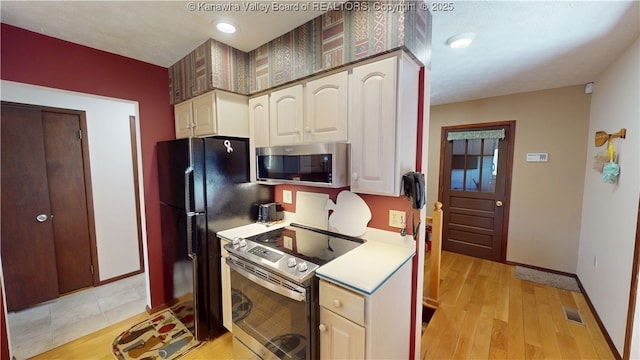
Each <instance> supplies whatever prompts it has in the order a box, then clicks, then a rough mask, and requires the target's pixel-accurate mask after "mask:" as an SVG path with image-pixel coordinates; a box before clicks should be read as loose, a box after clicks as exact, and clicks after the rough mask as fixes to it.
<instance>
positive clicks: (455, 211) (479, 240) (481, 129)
mask: <svg viewBox="0 0 640 360" xmlns="http://www.w3.org/2000/svg"><path fill="white" fill-rule="evenodd" d="M514 132H515V122H506V123H492V124H479V125H471V126H457V127H444V128H443V129H442V160H441V181H440V184H441V188H440V194H441V196H440V198H441V199H442V203H443V210H444V217H443V223H444V224H443V236H442V238H443V242H442V248H443V249H444V250H447V251H453V252H457V253H461V254H465V255H470V256H475V257H479V258H483V259H488V260H493V261H502V262H504V261H505V259H506V238H507V225H508V221H507V220H508V214H509V211H508V209H509V193H510V188H511V185H510V179H511V163H512V157H513V134H514Z"/></svg>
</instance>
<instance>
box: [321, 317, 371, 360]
mask: <svg viewBox="0 0 640 360" xmlns="http://www.w3.org/2000/svg"><path fill="white" fill-rule="evenodd" d="M362 312H364V309H362ZM320 358H321V359H364V326H362V325H358V324H356V323H354V322H351V321H349V320H347V319H345V318H343V317H342V316H340V315H337V314H335V313H333V312H331V311H329V310H327V309H326V308H323V307H321V308H320Z"/></svg>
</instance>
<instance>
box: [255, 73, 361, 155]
mask: <svg viewBox="0 0 640 360" xmlns="http://www.w3.org/2000/svg"><path fill="white" fill-rule="evenodd" d="M348 84H349V75H348V72H347V71H343V72H340V73H336V74H333V75H329V76H324V77H321V78H318V79H315V80H311V81H308V82H306V83H305V84H298V85H294V86H291V87H288V88H284V89H281V90H277V91H274V92H272V93H271V94H270V97H269V98H270V100H269V114H270V116H269V122H270V129H271V130H270V137H269V143H270V145H295V144H302V143H320V142H340V141H347V138H348V136H347V134H348V129H349V125H348V115H349V107H348ZM256 136H258V134H257V133H256ZM256 146H257V145H256Z"/></svg>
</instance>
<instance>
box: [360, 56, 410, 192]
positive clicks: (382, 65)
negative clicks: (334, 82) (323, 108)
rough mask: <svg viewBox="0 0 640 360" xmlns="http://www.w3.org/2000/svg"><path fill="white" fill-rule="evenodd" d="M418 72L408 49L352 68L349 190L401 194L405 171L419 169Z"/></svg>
mask: <svg viewBox="0 0 640 360" xmlns="http://www.w3.org/2000/svg"><path fill="white" fill-rule="evenodd" d="M418 75H419V67H418V65H416V64H415V62H413V61H412V60H411V59H409V58H408V56H407V55H406V54H404V53H399V54H398V55H397V56H394V57H389V58H386V59H382V60H378V61H375V62H371V63H367V64H364V65H360V66H356V67H354V68H353V72H352V74H351V81H350V89H351V92H350V98H349V107H350V118H349V127H350V128H349V134H350V135H349V140H350V142H351V191H353V192H358V193H366V194H377V195H389V196H399V195H400V183H401V178H402V175H403V174H404V173H405V172H407V171H411V170H414V169H415V162H416V143H417V138H416V137H417V133H416V132H417V121H418Z"/></svg>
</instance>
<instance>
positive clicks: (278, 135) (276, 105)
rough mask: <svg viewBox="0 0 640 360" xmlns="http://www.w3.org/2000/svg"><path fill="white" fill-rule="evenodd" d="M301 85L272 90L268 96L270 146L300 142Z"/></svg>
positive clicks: (301, 114) (301, 122)
mask: <svg viewBox="0 0 640 360" xmlns="http://www.w3.org/2000/svg"><path fill="white" fill-rule="evenodd" d="M303 99H304V98H303V90H302V85H295V86H291V87H288V88H284V89H282V90H278V91H274V92H272V93H271V94H270V96H269V123H270V124H269V125H270V137H269V142H270V144H271V146H274V145H292V144H299V143H302V124H303V120H302V116H303V110H304V107H303V103H302V102H303Z"/></svg>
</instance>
